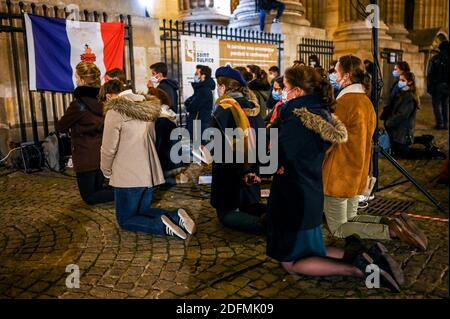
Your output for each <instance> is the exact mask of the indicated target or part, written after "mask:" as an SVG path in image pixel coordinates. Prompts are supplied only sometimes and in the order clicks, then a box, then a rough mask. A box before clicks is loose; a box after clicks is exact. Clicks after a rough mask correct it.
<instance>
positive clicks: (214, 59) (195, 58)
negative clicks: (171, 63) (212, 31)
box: [180, 35, 220, 101]
mask: <svg viewBox="0 0 450 319" xmlns="http://www.w3.org/2000/svg"><path fill="white" fill-rule="evenodd" d="M180 39H181V50H180V54H181V68H182V82H183V101H185V100H186V99H187V98H188V97H190V96H191V95H192V94H194V90H193V88H192V85H191V83H192V82H194V75H195V67H196V66H197V65H199V64H201V65H206V66H209V67H210V68H211V70H212V73H213V74H212V75H213V78H214V72H215V71H216V69H217V68H219V67H220V47H219V40H218V39H211V38H198V37H192V36H185V35H182V36H181V37H180Z"/></svg>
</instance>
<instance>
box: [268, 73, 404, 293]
mask: <svg viewBox="0 0 450 319" xmlns="http://www.w3.org/2000/svg"><path fill="white" fill-rule="evenodd" d="M284 85H285V91H284V96H285V98H286V99H287V101H288V102H287V103H286V105H285V106H284V107H283V109H282V111H281V114H280V119H281V124H280V132H279V141H278V144H279V169H278V172H277V174H275V176H274V178H273V183H272V187H271V191H270V197H269V205H268V206H269V210H268V235H267V254H268V255H269V256H270V257H272V258H274V259H276V260H278V261H280V262H281V263H282V266H283V267H284V269H285V270H286V271H288V272H289V273H291V274H303V275H310V276H335V275H339V276H354V277H364V275H365V267H366V266H367V265H368V264H370V263H372V260H371V259H370V257H368V256H367V255H364V254H363V255H361V256H358V257H357V258H356V259H355V260H354V265H352V264H349V263H345V262H344V261H343V260H342V258H343V257H344V251H343V250H340V249H336V248H326V247H325V244H324V241H323V237H322V218H323V201H324V195H323V183H322V164H323V160H324V157H325V152H326V151H327V149H328V148H329V147H330V146H331V145H332V143H345V142H346V140H347V130H346V129H345V127H344V125H343V124H342V122H340V121H339V120H338V119H337V118H336V117H335V116H333V115H332V114H331V112H333V111H334V104H335V101H334V98H333V94H332V88H331V85H330V84H329V82H328V81H327V80H324V79H322V77H321V75H320V74H319V72H317V70H315V69H314V68H312V67H309V66H304V67H295V68H289V69H287V70H286V72H285V75H284ZM383 278H384V277H383ZM391 279H392V278H391ZM382 283H383V279H382ZM395 285H396V283H395V282H394V281H393V283H392V286H395Z"/></svg>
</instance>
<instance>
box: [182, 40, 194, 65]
mask: <svg viewBox="0 0 450 319" xmlns="http://www.w3.org/2000/svg"><path fill="white" fill-rule="evenodd" d="M184 44H185V46H184V47H185V49H184V59H185V61H186V62H195V56H196V50H195V41H192V48H190V47H189V41H188V40H186V41H184Z"/></svg>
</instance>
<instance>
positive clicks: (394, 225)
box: [389, 218, 427, 250]
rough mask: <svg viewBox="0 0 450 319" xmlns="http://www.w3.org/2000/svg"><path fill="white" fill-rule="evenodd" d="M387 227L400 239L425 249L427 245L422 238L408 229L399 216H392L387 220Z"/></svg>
mask: <svg viewBox="0 0 450 319" xmlns="http://www.w3.org/2000/svg"><path fill="white" fill-rule="evenodd" d="M389 228H390V229H392V230H393V231H394V232H395V234H396V235H397V236H398V238H400V240H401V241H403V242H405V243H407V244H409V245H411V246H414V247H416V248H419V249H420V250H426V249H427V246H426V245H425V243H424V242H423V240H422V239H421V238H420V237H419V236H418V235H417V234H416V233H414V232H413V231H411V230H410V229H409V227H408V226H407V225H406V223H405V222H404V221H403V219H401V218H394V219H392V220H391V221H389Z"/></svg>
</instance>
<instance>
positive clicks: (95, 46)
mask: <svg viewBox="0 0 450 319" xmlns="http://www.w3.org/2000/svg"><path fill="white" fill-rule="evenodd" d="M25 29H26V35H27V46H28V65H29V71H30V79H29V82H30V90H45V91H54V92H73V91H74V89H75V87H76V80H75V67H76V66H77V64H78V63H80V62H81V61H90V62H94V63H95V64H96V65H97V67H98V68H99V69H100V71H101V74H102V79H103V77H104V75H105V73H106V72H107V71H109V70H111V69H113V68H122V67H123V51H124V33H125V28H124V24H123V23H122V22H105V23H103V22H81V21H70V20H65V19H57V18H47V17H41V16H36V15H31V14H25Z"/></svg>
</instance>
